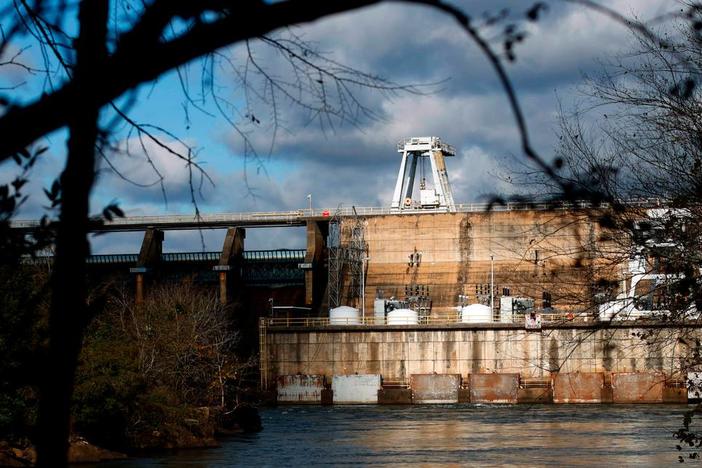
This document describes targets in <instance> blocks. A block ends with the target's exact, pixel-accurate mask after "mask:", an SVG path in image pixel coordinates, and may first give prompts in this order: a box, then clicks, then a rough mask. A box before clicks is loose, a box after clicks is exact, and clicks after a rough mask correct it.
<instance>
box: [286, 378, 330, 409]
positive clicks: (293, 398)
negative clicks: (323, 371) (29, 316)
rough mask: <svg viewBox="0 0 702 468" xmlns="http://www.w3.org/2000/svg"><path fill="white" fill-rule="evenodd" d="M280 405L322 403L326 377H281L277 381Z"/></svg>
mask: <svg viewBox="0 0 702 468" xmlns="http://www.w3.org/2000/svg"><path fill="white" fill-rule="evenodd" d="M276 382H277V390H278V401H279V402H280V403H321V401H322V390H324V375H279V376H278V377H277V379H276Z"/></svg>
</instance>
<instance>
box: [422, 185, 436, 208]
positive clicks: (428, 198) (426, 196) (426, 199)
mask: <svg viewBox="0 0 702 468" xmlns="http://www.w3.org/2000/svg"><path fill="white" fill-rule="evenodd" d="M419 203H420V204H421V205H422V206H439V195H437V193H436V190H434V189H424V190H420V191H419Z"/></svg>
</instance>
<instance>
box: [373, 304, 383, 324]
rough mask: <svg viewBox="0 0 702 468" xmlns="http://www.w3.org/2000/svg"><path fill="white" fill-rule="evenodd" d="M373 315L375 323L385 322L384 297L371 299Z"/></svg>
mask: <svg viewBox="0 0 702 468" xmlns="http://www.w3.org/2000/svg"><path fill="white" fill-rule="evenodd" d="M373 315H374V316H375V324H376V325H383V324H384V323H385V299H376V300H375V301H373Z"/></svg>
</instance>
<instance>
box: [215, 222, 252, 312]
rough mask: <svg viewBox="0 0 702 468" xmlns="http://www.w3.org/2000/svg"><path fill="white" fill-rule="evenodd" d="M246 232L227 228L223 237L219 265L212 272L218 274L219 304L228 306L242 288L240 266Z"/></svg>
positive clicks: (241, 229) (240, 229)
mask: <svg viewBox="0 0 702 468" xmlns="http://www.w3.org/2000/svg"><path fill="white" fill-rule="evenodd" d="M245 238H246V231H245V230H244V229H243V228H229V229H227V235H226V236H225V237H224V245H223V246H222V253H221V254H220V256H219V264H218V265H216V266H215V267H214V270H215V271H217V272H219V302H220V303H221V304H225V305H226V304H229V303H230V302H231V301H232V299H233V296H234V292H235V291H239V290H240V289H241V286H242V280H241V266H242V262H243V259H244V239H245Z"/></svg>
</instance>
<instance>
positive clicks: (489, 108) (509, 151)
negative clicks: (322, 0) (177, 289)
mask: <svg viewBox="0 0 702 468" xmlns="http://www.w3.org/2000/svg"><path fill="white" fill-rule="evenodd" d="M532 3H533V2H526V1H499V0H492V1H488V0H480V1H466V2H459V3H458V4H459V5H460V6H461V7H462V8H463V9H464V10H465V11H466V12H468V13H469V14H470V15H471V16H472V17H473V18H476V21H477V19H478V18H482V17H483V15H484V13H485V12H487V13H488V14H492V15H494V14H497V13H498V12H499V11H500V10H501V9H503V8H509V9H510V15H511V17H512V18H518V19H520V22H519V24H520V25H521V26H520V27H521V28H522V29H523V30H524V31H526V32H527V34H528V36H527V39H526V40H525V41H524V43H522V44H519V45H518V46H517V47H516V56H517V60H516V61H515V62H514V63H512V64H509V65H508V71H509V73H510V75H511V77H512V79H513V80H514V83H515V87H516V89H517V92H518V95H519V99H520V101H521V103H522V105H523V107H524V111H525V115H526V117H527V119H528V124H529V129H530V132H531V136H532V139H533V143H534V146H535V147H536V149H537V150H538V151H539V152H540V153H541V154H543V155H544V156H545V157H548V156H549V155H550V154H551V152H552V150H553V146H554V143H555V141H556V140H557V125H556V116H557V113H558V104H559V101H560V102H561V103H562V105H563V106H565V107H566V108H568V107H569V106H571V105H572V104H573V103H575V102H577V101H578V100H579V99H580V97H579V94H578V87H579V86H580V85H581V84H582V77H583V74H593V73H597V71H598V70H599V69H600V67H601V65H600V64H599V61H601V60H603V59H605V60H606V58H607V57H608V56H611V55H612V54H617V53H621V52H624V51H626V50H627V49H628V48H629V47H631V44H632V38H631V37H630V35H629V33H628V32H627V31H626V29H625V28H624V27H623V26H621V25H619V24H617V23H614V22H613V21H612V20H610V19H608V18H605V17H603V16H602V15H600V14H597V13H595V12H593V11H589V10H587V9H584V8H583V7H578V6H573V5H568V4H564V3H562V2H548V3H549V5H550V7H549V9H548V11H547V12H546V13H545V14H544V15H543V16H542V18H541V20H540V21H539V22H537V23H530V22H527V21H524V20H523V18H524V12H525V10H526V9H527V8H528V7H529V6H530V5H531V4H532ZM605 3H607V5H608V6H611V7H612V8H614V9H616V10H617V11H619V12H621V13H624V14H626V15H634V16H637V17H639V18H644V19H645V18H651V17H653V16H656V15H660V14H662V13H665V12H668V11H671V10H674V9H675V8H676V5H677V2H675V1H674V0H612V1H609V2H605ZM498 32H499V30H492V31H486V34H487V36H489V37H496V36H497V33H498ZM291 34H294V35H295V36H297V37H299V38H301V39H303V40H305V41H306V42H307V43H309V44H310V45H311V46H313V47H314V48H315V49H316V50H318V51H320V52H323V53H325V54H327V55H326V56H327V57H328V58H330V59H332V60H334V61H335V62H338V63H341V64H345V65H348V66H351V67H353V68H355V69H357V70H361V71H364V72H367V73H369V74H372V75H377V76H380V77H383V78H386V79H387V80H390V81H392V82H394V83H399V84H411V85H418V89H419V90H420V91H421V92H420V93H419V94H416V93H407V92H398V93H390V94H388V93H382V92H378V91H377V90H372V89H363V88H359V89H354V90H353V92H354V97H355V98H357V99H358V100H359V102H361V103H363V104H364V105H365V106H366V107H367V108H368V109H369V110H370V111H372V112H373V114H374V116H375V117H374V118H367V117H364V116H363V115H361V116H358V117H354V116H352V115H350V114H349V115H348V117H350V119H349V120H351V121H346V122H340V121H339V120H336V119H333V118H332V119H331V120H329V121H325V120H323V119H319V118H318V116H317V115H316V114H314V113H312V112H310V111H309V110H308V109H305V108H304V107H301V106H299V105H295V104H294V103H292V102H290V100H289V99H286V98H285V96H283V95H280V93H279V94H278V96H277V97H276V101H275V102H276V106H275V108H273V107H272V105H271V102H272V100H271V96H270V95H269V94H267V92H268V88H266V87H265V83H263V82H261V81H260V76H258V77H257V76H256V73H254V72H253V71H252V67H251V64H249V68H248V69H247V72H248V73H249V74H250V75H248V76H249V80H250V84H251V88H250V89H249V90H248V93H244V92H243V91H242V90H243V88H242V87H241V76H242V73H243V70H244V66H245V64H246V61H245V60H244V58H245V56H246V54H247V50H246V48H245V47H243V46H238V47H234V48H232V49H229V50H224V51H221V55H220V56H219V57H218V60H217V61H216V63H215V64H214V66H213V67H211V68H212V71H214V78H213V81H212V83H213V86H212V87H210V88H209V89H211V90H215V92H216V93H217V95H218V96H219V97H220V98H221V100H220V101H219V106H218V105H217V104H218V103H216V102H214V101H213V99H212V96H211V94H208V92H207V91H204V90H205V88H206V86H203V83H205V84H206V85H207V86H209V84H210V81H209V73H207V74H206V75H207V76H206V77H205V79H204V82H203V70H205V68H207V67H203V66H202V64H201V63H198V64H195V65H193V66H191V67H190V68H189V69H188V70H183V71H182V72H181V74H180V76H178V75H177V74H175V73H172V74H170V75H168V76H165V77H162V78H161V79H160V80H159V81H158V82H157V83H156V84H153V85H147V86H143V87H142V88H141V89H140V90H139V91H138V93H137V95H136V97H137V104H136V106H135V107H134V108H133V109H132V110H131V115H132V116H133V117H134V118H135V119H136V120H138V121H140V122H145V123H150V124H153V125H157V126H160V127H163V128H165V129H167V130H168V131H169V132H170V133H172V134H174V135H177V136H178V137H179V138H180V139H181V140H182V141H183V142H184V143H185V144H187V145H189V146H191V147H192V148H194V149H195V152H194V154H196V158H197V161H198V162H200V163H201V164H202V165H203V167H204V168H205V169H206V170H207V173H208V176H209V178H210V179H211V181H209V180H204V181H203V183H202V185H200V179H199V178H198V175H197V174H195V179H194V180H195V181H196V185H197V186H198V188H199V189H200V190H198V191H197V193H196V199H197V202H198V205H199V207H200V209H201V211H203V212H238V211H268V210H293V209H299V208H304V207H306V206H307V198H306V197H307V194H312V200H313V204H314V206H315V207H316V208H322V207H324V208H331V209H333V208H334V207H336V206H338V205H340V204H343V205H344V206H351V205H356V206H387V205H389V203H390V196H391V194H392V189H393V187H394V182H395V178H396V176H397V169H398V165H399V154H398V153H397V152H396V151H395V144H396V143H397V141H399V140H400V139H402V138H403V137H408V136H428V135H435V136H439V137H441V138H442V139H443V140H444V141H446V142H448V143H451V144H452V145H454V146H455V147H456V148H457V150H458V154H457V155H456V157H455V158H451V159H449V161H448V171H449V178H450V180H451V184H452V186H453V191H454V199H455V200H456V201H457V202H471V201H479V200H481V199H484V198H485V197H486V196H489V195H492V194H501V193H508V192H510V191H511V190H513V188H512V187H510V186H508V185H506V184H505V183H503V182H500V180H499V179H498V178H497V177H496V174H499V173H501V171H503V170H504V167H505V166H506V165H509V164H510V163H511V162H513V161H515V160H517V161H519V160H520V158H521V157H522V156H521V153H520V149H519V145H518V135H517V131H516V128H515V125H514V121H513V118H512V115H511V112H510V109H509V108H508V105H507V100H506V97H505V95H504V94H503V92H502V91H501V89H500V87H499V84H498V82H497V80H496V77H495V74H494V72H493V70H492V69H491V68H490V66H489V64H488V62H487V60H486V59H485V57H484V56H483V55H482V54H481V52H480V51H479V50H478V49H477V48H476V47H475V45H474V44H472V43H471V42H470V40H469V39H468V38H467V37H466V35H465V34H464V33H463V32H462V31H461V30H460V28H459V27H458V26H457V25H456V24H455V23H454V22H453V21H452V20H451V19H450V18H448V17H447V16H445V15H443V14H441V13H439V12H436V11H433V10H431V9H427V8H425V7H419V6H409V5H405V4H402V3H388V4H381V5H379V6H376V7H371V8H367V9H364V10H361V11H358V12H354V13H348V14H342V15H338V16H334V17H331V18H327V19H324V20H321V21H319V22H317V23H314V24H312V25H306V26H304V27H298V28H294V29H293V30H291V31H283V32H280V33H279V34H277V35H276V36H277V37H282V38H290V37H291ZM493 44H494V45H496V46H499V41H497V40H496V41H494V42H493ZM250 50H251V53H252V55H253V57H254V58H255V60H256V63H258V64H261V65H262V66H263V67H264V68H265V70H266V71H267V72H268V73H270V74H271V76H273V77H275V78H276V79H278V80H281V81H282V82H285V83H288V82H291V81H293V80H294V75H293V74H292V73H290V70H289V68H288V67H286V61H285V60H284V58H281V55H280V53H279V51H276V50H274V49H272V48H271V47H269V46H266V45H265V44H262V43H260V42H253V43H251V44H250ZM33 53H34V54H36V51H31V50H30V51H29V52H28V54H29V56H30V57H31V56H32V55H31V54H33ZM35 60H38V57H35ZM257 80H258V81H257ZM21 82H26V84H24V85H23V86H22V87H21V88H18V89H19V90H20V91H18V92H21V93H22V94H23V95H24V96H26V98H27V99H30V98H31V96H32V95H34V96H36V93H38V92H41V90H42V87H43V86H45V83H43V82H42V80H39V79H37V78H29V79H27V78H26V77H24V76H22V74H21V73H20V72H19V71H18V70H14V71H9V70H4V71H2V73H0V86H3V85H4V86H8V85H13V84H17V83H21ZM182 83H185V88H186V89H187V91H188V96H189V97H190V99H191V102H188V99H187V98H186V97H185V96H184V92H183V86H182ZM203 91H204V92H203ZM256 95H258V96H259V97H258V98H257V97H256ZM247 98H248V101H247ZM247 102H248V105H247ZM222 103H226V105H224V106H223V105H222ZM274 109H275V115H276V116H277V119H275V118H274V115H273V110H274ZM221 113H223V114H225V116H227V117H228V118H229V119H230V120H231V122H228V121H227V119H225V118H224V117H223V116H222V115H221ZM251 115H255V121H253V119H252V118H251ZM352 117H353V118H352ZM274 121H277V122H278V124H279V125H278V127H277V131H275V134H274V129H275V126H274ZM231 123H234V124H236V125H237V128H236V129H235V128H233V126H232V125H231ZM330 124H332V125H330ZM115 131H116V134H117V135H119V138H120V139H121V140H122V142H121V143H120V147H121V148H122V149H124V148H127V147H128V148H129V149H130V155H129V156H127V155H125V154H122V155H117V156H115V157H114V158H113V160H112V163H113V164H114V166H115V167H117V168H118V169H119V171H120V173H121V175H122V177H118V176H117V175H116V174H115V173H114V172H112V171H111V170H109V168H107V167H105V165H104V164H103V168H102V169H101V171H100V176H99V184H98V186H97V189H96V190H95V194H94V197H93V200H92V206H93V207H94V211H96V212H98V211H99V210H100V208H101V207H102V206H104V205H105V204H106V203H108V202H110V201H112V200H116V201H118V202H119V204H120V206H121V207H123V208H124V210H125V211H126V212H127V214H132V215H142V214H150V215H151V214H167V213H192V212H193V205H192V202H191V192H190V190H189V184H188V182H189V180H190V175H189V173H188V171H187V170H185V164H184V163H183V161H180V160H177V159H175V158H173V157H170V156H169V155H168V154H167V153H166V152H165V151H163V150H162V149H161V148H159V147H158V146H157V145H155V144H154V143H153V142H150V141H148V140H147V141H144V142H143V144H142V143H141V142H140V141H139V139H138V138H137V137H136V136H135V135H133V134H128V133H127V132H126V130H125V129H124V128H117V129H115ZM239 131H241V132H244V134H245V135H246V136H247V138H248V140H249V141H250V142H252V143H253V144H254V151H255V152H256V154H257V155H258V156H257V157H253V156H252V153H251V151H250V150H249V151H247V153H248V155H247V156H245V154H244V145H243V138H242V136H241V134H240V133H238V132H239ZM274 135H275V138H273V137H274ZM165 140H167V141H168V142H169V143H170V144H173V145H174V146H176V147H178V146H179V145H180V144H179V143H176V142H173V141H172V140H171V139H169V138H165ZM272 140H273V141H272ZM47 142H48V144H49V145H50V148H51V151H50V154H51V156H50V157H47V158H46V159H45V160H44V161H42V163H41V164H40V165H39V167H38V168H37V170H36V173H35V176H34V181H33V184H34V192H35V193H34V194H33V196H32V198H31V199H30V201H29V202H28V203H27V205H26V206H25V208H24V209H23V212H22V213H21V215H20V216H19V217H20V218H29V217H36V216H39V215H41V213H42V212H43V211H42V210H43V208H42V205H43V204H44V203H45V202H44V200H43V198H42V196H41V194H40V193H41V190H40V187H41V186H42V184H43V185H44V186H46V185H49V184H50V181H51V180H52V179H53V178H55V177H56V175H57V174H58V171H59V170H60V168H61V166H62V164H63V160H62V156H63V153H64V150H63V147H64V144H65V134H64V133H62V132H58V133H56V134H54V135H52V136H51V137H50V138H49V139H48V140H47ZM271 143H273V144H272V145H271ZM271 148H272V151H271ZM144 150H146V151H147V152H148V154H149V155H150V157H151V158H152V162H153V166H151V165H149V164H148V163H147V162H146V160H145V157H144ZM154 168H155V170H154ZM13 170H14V168H13V167H11V166H10V165H9V164H5V166H3V167H2V175H3V176H4V177H3V178H4V179H6V178H8V176H10V175H11V173H12V171H13ZM161 178H163V183H160V182H159V181H160V180H161ZM124 179H129V180H130V181H131V182H127V181H125V180H124ZM164 193H165V197H164ZM302 234H303V233H302V232H300V230H295V229H289V230H281V229H278V230H265V231H264V230H260V231H256V232H250V233H249V235H248V239H247V248H269V247H270V248H278V247H301V246H302V245H303V242H304V239H303V235H302ZM221 238H222V233H221V232H214V233H205V241H206V245H205V248H206V249H208V250H210V249H211V250H216V249H218V248H219V245H220V243H221ZM138 242H139V235H134V234H129V235H127V234H124V235H106V236H100V237H98V238H95V239H94V242H93V248H94V251H95V252H108V251H109V252H113V251H114V252H116V251H119V252H125V251H138ZM166 249H167V250H175V251H178V250H181V251H183V250H200V249H202V245H201V243H200V240H199V236H198V235H197V233H175V234H171V233H168V234H167V243H166Z"/></svg>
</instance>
